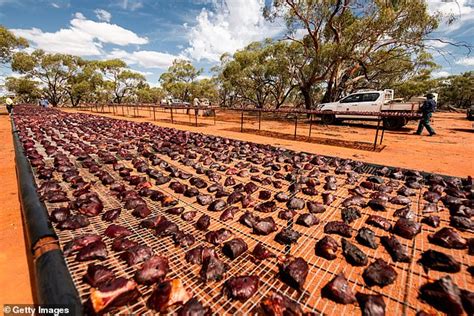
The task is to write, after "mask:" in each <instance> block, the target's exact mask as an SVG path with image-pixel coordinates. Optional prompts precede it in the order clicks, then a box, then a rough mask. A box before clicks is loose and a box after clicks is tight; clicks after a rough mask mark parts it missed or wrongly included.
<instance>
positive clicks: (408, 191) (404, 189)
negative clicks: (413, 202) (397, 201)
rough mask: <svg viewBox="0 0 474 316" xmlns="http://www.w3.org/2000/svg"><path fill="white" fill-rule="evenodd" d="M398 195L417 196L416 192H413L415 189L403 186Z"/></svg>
mask: <svg viewBox="0 0 474 316" xmlns="http://www.w3.org/2000/svg"><path fill="white" fill-rule="evenodd" d="M397 193H398V194H399V195H403V196H407V197H408V196H415V195H416V190H413V189H410V188H407V187H406V186H403V187H401V188H400V189H398V191H397Z"/></svg>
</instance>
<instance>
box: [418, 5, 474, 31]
mask: <svg viewBox="0 0 474 316" xmlns="http://www.w3.org/2000/svg"><path fill="white" fill-rule="evenodd" d="M427 3H428V9H429V11H430V12H431V13H441V15H442V16H443V17H444V18H448V19H449V18H450V17H454V18H455V19H456V20H455V21H454V22H453V23H451V24H448V23H442V24H441V25H440V29H439V31H442V32H446V33H452V32H454V31H456V30H458V29H460V28H462V27H463V25H465V23H467V22H469V21H471V20H474V2H473V1H472V0H427Z"/></svg>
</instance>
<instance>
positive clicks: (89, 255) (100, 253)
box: [76, 240, 108, 261]
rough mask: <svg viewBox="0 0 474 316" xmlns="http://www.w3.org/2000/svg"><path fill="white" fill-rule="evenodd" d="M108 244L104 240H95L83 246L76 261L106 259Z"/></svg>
mask: <svg viewBox="0 0 474 316" xmlns="http://www.w3.org/2000/svg"><path fill="white" fill-rule="evenodd" d="M107 254H108V253H107V246H106V245H105V243H104V242H103V241H102V240H97V241H94V242H93V243H90V244H88V245H87V246H84V247H82V248H81V249H80V250H79V251H78V253H77V256H76V261H88V260H96V259H99V260H105V259H106V258H107Z"/></svg>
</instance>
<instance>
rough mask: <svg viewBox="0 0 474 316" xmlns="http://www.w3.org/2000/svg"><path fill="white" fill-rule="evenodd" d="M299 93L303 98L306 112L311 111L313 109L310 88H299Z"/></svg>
mask: <svg viewBox="0 0 474 316" xmlns="http://www.w3.org/2000/svg"><path fill="white" fill-rule="evenodd" d="M300 91H301V94H302V95H303V98H304V105H305V108H306V110H311V108H312V107H313V97H312V96H311V91H310V88H308V87H305V86H303V87H300Z"/></svg>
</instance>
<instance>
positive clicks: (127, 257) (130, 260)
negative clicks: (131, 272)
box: [120, 245, 153, 266]
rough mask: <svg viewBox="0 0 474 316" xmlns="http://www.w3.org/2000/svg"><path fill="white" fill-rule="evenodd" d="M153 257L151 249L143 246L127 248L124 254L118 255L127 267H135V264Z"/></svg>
mask: <svg viewBox="0 0 474 316" xmlns="http://www.w3.org/2000/svg"><path fill="white" fill-rule="evenodd" d="M152 255H153V252H152V251H151V248H150V247H148V246H145V245H137V246H134V247H131V248H128V249H127V250H126V251H125V252H124V253H122V254H121V255H120V258H121V259H122V260H124V261H125V262H126V263H127V264H128V265H129V266H133V265H136V264H137V263H140V262H143V261H145V260H147V259H148V258H150V257H151V256H152Z"/></svg>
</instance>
